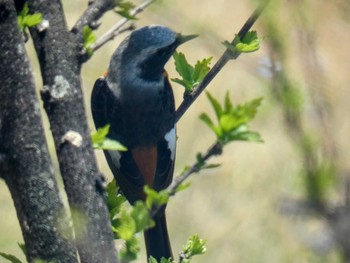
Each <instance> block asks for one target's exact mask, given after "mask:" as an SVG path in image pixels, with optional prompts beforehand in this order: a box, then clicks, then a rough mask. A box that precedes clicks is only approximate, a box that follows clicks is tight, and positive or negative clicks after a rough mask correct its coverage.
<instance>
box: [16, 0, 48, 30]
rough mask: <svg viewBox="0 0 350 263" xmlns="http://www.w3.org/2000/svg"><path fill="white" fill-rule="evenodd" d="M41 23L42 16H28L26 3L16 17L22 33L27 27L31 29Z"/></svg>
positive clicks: (38, 14) (37, 14) (36, 14)
mask: <svg viewBox="0 0 350 263" xmlns="http://www.w3.org/2000/svg"><path fill="white" fill-rule="evenodd" d="M42 21H43V18H42V14H40V13H35V14H32V15H30V14H29V8H28V2H25V3H24V5H23V8H22V10H21V11H20V12H19V14H18V16H17V22H18V25H19V28H20V30H21V31H22V32H23V31H24V30H25V29H26V28H27V27H33V26H36V25H38V24H40V23H41V22H42Z"/></svg>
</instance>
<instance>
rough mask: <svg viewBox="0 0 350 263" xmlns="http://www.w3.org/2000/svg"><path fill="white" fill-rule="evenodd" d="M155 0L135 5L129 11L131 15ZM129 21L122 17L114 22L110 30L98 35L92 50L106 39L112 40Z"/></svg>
mask: <svg viewBox="0 0 350 263" xmlns="http://www.w3.org/2000/svg"><path fill="white" fill-rule="evenodd" d="M155 1H156V0H147V1H145V2H144V3H142V4H140V5H139V6H137V7H135V8H134V9H133V10H132V11H131V12H130V15H131V16H135V15H137V14H139V13H141V12H142V11H143V10H144V9H145V8H146V7H148V6H149V5H150V4H152V3H153V2H155ZM129 21H130V19H127V18H123V19H121V20H120V21H119V22H118V23H116V24H115V25H114V26H113V27H112V28H111V29H110V30H108V31H107V32H106V33H105V34H104V35H103V36H102V37H100V38H99V39H98V40H97V41H96V42H95V44H94V45H92V46H91V48H92V50H93V51H96V50H97V49H99V48H100V47H102V46H103V45H104V44H106V43H107V42H108V41H110V40H113V39H114V37H115V36H116V35H118V34H120V31H121V28H122V27H123V26H124V25H125V24H126V23H128V22H129Z"/></svg>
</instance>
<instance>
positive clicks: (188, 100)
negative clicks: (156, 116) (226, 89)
mask: <svg viewBox="0 0 350 263" xmlns="http://www.w3.org/2000/svg"><path fill="white" fill-rule="evenodd" d="M267 3H268V1H264V3H262V4H261V5H260V6H259V7H257V8H256V9H255V10H254V12H253V13H252V14H251V16H250V17H249V18H248V20H247V21H246V23H245V24H244V25H243V27H242V28H241V30H240V31H239V33H238V34H237V36H235V37H234V39H233V40H232V41H231V44H234V43H235V41H236V40H237V37H239V38H240V39H242V38H243V37H244V36H245V34H247V32H248V31H249V30H250V29H251V27H252V26H253V25H254V23H255V22H256V20H257V19H258V18H259V16H260V15H261V13H262V11H263V10H264V9H265V7H266V5H267ZM239 55H240V53H238V52H234V53H233V52H232V51H230V50H229V49H226V50H225V52H224V53H223V55H222V56H221V57H220V59H219V60H218V61H217V62H216V64H215V65H214V66H213V68H212V69H211V70H210V71H209V72H208V74H207V75H206V76H205V78H204V79H203V80H202V82H201V83H199V84H198V86H197V87H196V88H195V89H194V90H193V91H192V92H191V93H189V94H186V96H185V97H184V100H183V101H182V103H181V104H180V106H179V107H178V109H177V111H176V122H178V121H179V120H180V119H181V117H182V116H183V115H184V113H185V112H186V111H187V110H188V108H189V107H190V106H191V105H192V103H193V102H194V101H195V100H196V99H197V98H198V96H199V95H200V94H201V93H202V92H203V91H204V90H205V88H206V87H207V86H208V85H209V83H210V82H211V81H212V80H213V79H214V78H215V76H216V75H217V74H218V73H219V72H220V71H221V69H222V68H223V67H224V66H225V65H226V63H227V62H228V61H229V60H231V59H237V58H238V57H239Z"/></svg>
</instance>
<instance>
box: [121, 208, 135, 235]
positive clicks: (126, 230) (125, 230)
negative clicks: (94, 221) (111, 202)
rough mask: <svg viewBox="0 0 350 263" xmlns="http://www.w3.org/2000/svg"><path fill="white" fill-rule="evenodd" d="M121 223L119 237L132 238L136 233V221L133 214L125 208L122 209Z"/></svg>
mask: <svg viewBox="0 0 350 263" xmlns="http://www.w3.org/2000/svg"><path fill="white" fill-rule="evenodd" d="M120 223H121V224H120V225H119V226H118V228H117V233H118V235H119V237H120V238H122V239H124V240H125V241H128V240H131V239H132V238H133V237H134V234H135V233H136V223H135V220H134V219H133V218H132V216H131V215H130V214H129V213H128V212H127V211H126V210H125V209H122V211H121V214H120Z"/></svg>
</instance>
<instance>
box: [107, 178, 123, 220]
mask: <svg viewBox="0 0 350 263" xmlns="http://www.w3.org/2000/svg"><path fill="white" fill-rule="evenodd" d="M106 195H107V207H108V210H109V215H110V218H111V220H113V219H115V218H116V215H117V214H118V213H120V210H121V207H122V204H123V203H125V202H126V199H125V197H124V196H123V195H121V194H120V193H119V187H118V186H117V185H116V183H115V180H114V179H113V181H111V182H110V183H108V184H107V187H106Z"/></svg>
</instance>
